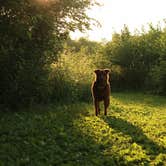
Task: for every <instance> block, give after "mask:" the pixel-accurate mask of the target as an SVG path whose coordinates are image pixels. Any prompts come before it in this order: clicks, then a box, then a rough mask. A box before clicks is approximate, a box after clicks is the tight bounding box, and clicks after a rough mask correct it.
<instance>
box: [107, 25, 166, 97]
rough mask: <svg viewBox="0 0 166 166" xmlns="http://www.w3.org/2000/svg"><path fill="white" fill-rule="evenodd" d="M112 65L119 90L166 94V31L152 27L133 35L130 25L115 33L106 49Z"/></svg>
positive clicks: (113, 77) (114, 81) (115, 87)
mask: <svg viewBox="0 0 166 166" xmlns="http://www.w3.org/2000/svg"><path fill="white" fill-rule="evenodd" d="M104 55H105V56H107V57H108V59H109V61H110V63H111V66H112V84H113V87H114V89H116V90H126V89H127V90H149V91H151V92H153V93H157V94H165V92H166V70H165V67H166V29H165V28H161V27H160V26H159V25H157V26H153V25H151V24H150V25H149V30H148V31H142V32H139V33H138V32H137V33H135V34H131V32H130V31H129V29H128V27H127V26H124V29H123V30H122V31H121V33H115V34H114V35H113V38H112V41H110V42H108V43H107V44H106V46H105V49H104Z"/></svg>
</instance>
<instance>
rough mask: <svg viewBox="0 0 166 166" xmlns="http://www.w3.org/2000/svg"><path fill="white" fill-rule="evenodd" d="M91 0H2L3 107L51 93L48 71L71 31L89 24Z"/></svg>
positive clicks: (0, 76)
mask: <svg viewBox="0 0 166 166" xmlns="http://www.w3.org/2000/svg"><path fill="white" fill-rule="evenodd" d="M94 4H95V1H91V0H83V1H82V0H77V1H75V0H71V1H70V2H69V1H66V0H61V1H56V0H52V1H45V0H43V1H39V0H16V1H11V0H5V1H0V25H1V26H0V39H1V43H0V80H1V81H0V106H3V107H10V108H18V107H20V106H21V105H22V106H28V105H30V104H33V103H34V102H43V101H44V102H45V101H47V99H48V98H49V96H50V91H49V83H48V72H49V67H50V64H51V63H52V62H53V61H55V60H56V59H57V55H58V54H59V52H60V51H61V50H62V43H63V42H64V39H66V37H67V36H68V33H69V32H70V31H74V30H75V29H79V30H84V29H87V28H89V26H90V22H89V21H90V18H89V17H88V16H87V14H86V12H85V10H86V9H87V8H89V7H90V6H91V5H94Z"/></svg>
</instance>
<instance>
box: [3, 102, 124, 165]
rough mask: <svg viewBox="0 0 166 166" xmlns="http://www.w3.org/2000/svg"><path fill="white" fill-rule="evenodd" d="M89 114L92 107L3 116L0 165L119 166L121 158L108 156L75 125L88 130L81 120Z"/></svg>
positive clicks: (37, 110) (36, 109)
mask: <svg viewBox="0 0 166 166" xmlns="http://www.w3.org/2000/svg"><path fill="white" fill-rule="evenodd" d="M88 111H89V105H87V104H84V103H79V104H71V105H61V106H58V105H57V106H56V105H54V106H49V107H37V108H34V110H33V111H32V110H31V111H23V112H15V113H7V114H3V115H2V118H1V119H0V123H1V124H2V125H1V127H0V154H3V155H0V165H12V166H15V165H25V166H26V165H27V166H33V165H36V166H41V165H45V166H50V165H51V166H55V165H58V166H69V165H76V166H81V165H84V166H101V165H105V166H110V165H112V166H118V165H120V162H121V163H123V162H124V160H123V158H122V157H120V156H115V155H114V156H113V155H105V154H104V150H105V147H104V146H103V145H102V144H101V143H98V142H96V141H95V140H94V138H93V136H92V135H90V134H89V133H88V132H87V133H83V132H82V130H81V128H80V127H79V126H77V125H76V124H75V122H76V123H77V120H78V123H81V122H82V123H85V129H87V126H86V122H85V121H81V117H82V116H87V115H88V116H89V113H88ZM109 146H110V147H111V146H112V145H111V144H110V145H109Z"/></svg>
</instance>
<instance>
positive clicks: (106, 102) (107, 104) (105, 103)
mask: <svg viewBox="0 0 166 166" xmlns="http://www.w3.org/2000/svg"><path fill="white" fill-rule="evenodd" d="M109 103H110V99H109V98H108V99H105V100H104V115H107V108H108V106H109Z"/></svg>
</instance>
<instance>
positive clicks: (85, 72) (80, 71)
mask: <svg viewBox="0 0 166 166" xmlns="http://www.w3.org/2000/svg"><path fill="white" fill-rule="evenodd" d="M94 69H95V65H94V64H93V59H92V58H89V57H87V56H86V55H85V54H84V53H83V52H79V53H70V52H68V53H67V54H62V55H61V56H60V57H59V59H58V61H57V62H56V63H54V64H52V72H51V74H50V81H51V85H52V95H53V96H52V97H53V98H54V99H56V100H58V101H59V100H61V101H63V100H64V101H67V100H69V101H71V100H72V101H75V100H76V101H78V100H84V101H85V100H86V101H89V99H90V98H91V92H90V87H91V83H92V79H93V76H94V74H93V70H94Z"/></svg>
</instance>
